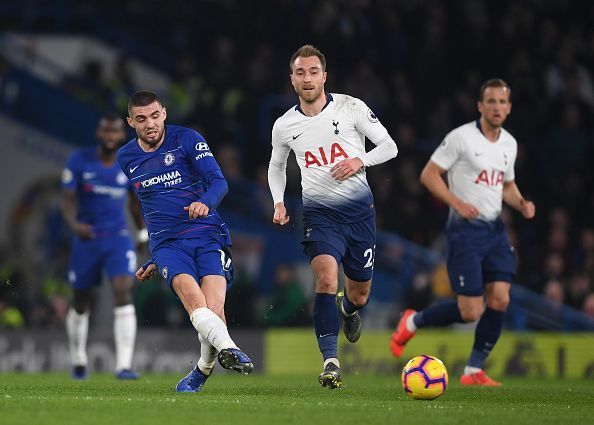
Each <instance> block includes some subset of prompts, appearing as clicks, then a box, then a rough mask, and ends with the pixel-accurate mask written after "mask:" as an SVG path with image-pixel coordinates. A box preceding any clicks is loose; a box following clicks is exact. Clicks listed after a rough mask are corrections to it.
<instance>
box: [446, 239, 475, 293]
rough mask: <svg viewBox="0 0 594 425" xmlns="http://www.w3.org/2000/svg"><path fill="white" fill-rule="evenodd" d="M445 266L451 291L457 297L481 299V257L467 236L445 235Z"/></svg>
mask: <svg viewBox="0 0 594 425" xmlns="http://www.w3.org/2000/svg"><path fill="white" fill-rule="evenodd" d="M446 265H447V269H448V277H449V279H450V285H451V287H452V290H453V291H454V292H455V293H456V294H457V295H463V296H466V297H482V296H483V292H484V288H483V274H482V257H481V255H480V253H479V252H478V250H477V248H476V245H475V243H474V241H473V239H472V237H470V236H469V235H465V234H454V235H451V234H447V244H446Z"/></svg>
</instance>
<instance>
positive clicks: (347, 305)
mask: <svg viewBox="0 0 594 425" xmlns="http://www.w3.org/2000/svg"><path fill="white" fill-rule="evenodd" d="M367 301H369V299H367ZM365 305H367V303H365ZM363 307H365V306H364V305H362V306H361V307H357V306H356V305H355V304H353V303H352V302H351V300H349V297H348V296H347V293H346V290H345V291H344V298H343V299H342V308H343V310H344V312H345V313H346V314H347V315H349V316H350V315H352V314H353V313H354V312H356V311H358V310H361V309H362V308H363Z"/></svg>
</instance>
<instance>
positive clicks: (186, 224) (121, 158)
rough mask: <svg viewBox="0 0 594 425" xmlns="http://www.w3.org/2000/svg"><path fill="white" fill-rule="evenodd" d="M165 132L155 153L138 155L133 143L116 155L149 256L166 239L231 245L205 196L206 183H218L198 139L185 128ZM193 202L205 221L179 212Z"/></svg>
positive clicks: (216, 171)
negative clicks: (138, 211) (211, 239)
mask: <svg viewBox="0 0 594 425" xmlns="http://www.w3.org/2000/svg"><path fill="white" fill-rule="evenodd" d="M165 128H166V130H165V139H164V140H163V143H162V144H161V146H160V147H159V149H157V150H156V151H154V152H145V151H143V150H142V149H141V148H140V146H139V145H138V142H137V140H136V138H134V139H132V140H131V141H130V142H128V143H127V144H126V145H125V146H123V147H122V148H121V149H120V150H119V151H118V155H117V159H118V162H119V164H120V166H121V167H122V170H123V171H124V173H125V174H126V175H127V176H128V178H129V179H130V182H131V183H132V186H133V188H134V190H135V191H136V194H137V196H138V199H139V200H140V206H141V208H142V213H143V215H144V220H145V222H146V226H147V229H148V231H149V237H150V248H151V251H154V249H155V248H156V247H157V246H158V245H159V244H161V243H162V242H163V241H165V240H168V239H194V238H200V237H203V236H205V235H207V234H208V235H209V236H212V235H216V236H217V238H218V239H219V240H220V241H221V243H223V244H226V245H231V238H230V236H229V232H228V230H227V226H226V225H225V223H224V222H223V220H222V219H221V217H220V216H219V214H218V212H217V211H216V207H217V205H213V204H214V203H215V202H214V201H213V199H212V198H211V197H209V195H208V194H207V192H208V191H209V189H210V188H211V182H213V181H214V180H218V179H222V181H223V182H224V177H223V174H222V172H221V169H220V168H219V165H218V164H217V162H216V160H215V159H214V156H213V154H212V152H211V151H210V148H209V146H208V144H207V143H206V141H205V140H204V137H202V135H200V134H199V133H197V132H196V131H194V130H191V129H189V128H184V127H180V126H175V125H167V126H166V127H165ZM224 184H225V189H226V187H227V186H226V182H224ZM210 194H211V196H212V191H211V193H210ZM194 201H201V202H203V203H204V204H206V205H208V207H209V209H210V211H209V214H208V216H207V217H204V218H197V219H194V220H190V219H189V217H188V212H187V211H186V210H184V207H188V206H189V205H190V204H191V203H192V202H194ZM216 203H218V201H217V202H216Z"/></svg>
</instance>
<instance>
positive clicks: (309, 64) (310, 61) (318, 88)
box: [291, 56, 326, 103]
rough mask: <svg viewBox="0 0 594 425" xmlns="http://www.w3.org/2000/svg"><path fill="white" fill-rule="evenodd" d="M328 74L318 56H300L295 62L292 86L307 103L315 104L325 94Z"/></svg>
mask: <svg viewBox="0 0 594 425" xmlns="http://www.w3.org/2000/svg"><path fill="white" fill-rule="evenodd" d="M325 82H326V73H325V72H324V70H323V69H322V63H321V62H320V58H318V57H317V56H309V57H306V58H305V57H302V56H299V57H297V59H295V62H293V71H292V72H291V84H293V87H294V88H295V92H296V93H297V94H298V95H299V97H300V98H301V99H302V100H303V101H304V102H307V103H313V102H315V101H316V100H317V99H318V98H319V97H320V96H321V94H322V93H323V92H324V83H325Z"/></svg>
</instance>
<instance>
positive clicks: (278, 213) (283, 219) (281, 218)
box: [272, 202, 289, 226]
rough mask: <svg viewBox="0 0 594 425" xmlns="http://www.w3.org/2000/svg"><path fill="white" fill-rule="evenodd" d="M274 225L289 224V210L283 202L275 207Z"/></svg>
mask: <svg viewBox="0 0 594 425" xmlns="http://www.w3.org/2000/svg"><path fill="white" fill-rule="evenodd" d="M272 222H273V223H274V224H280V225H281V226H284V225H285V224H287V223H288V222H289V216H288V215H287V209H286V208H285V204H284V203H282V202H279V203H277V204H276V205H275V206H274V217H273V218H272Z"/></svg>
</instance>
